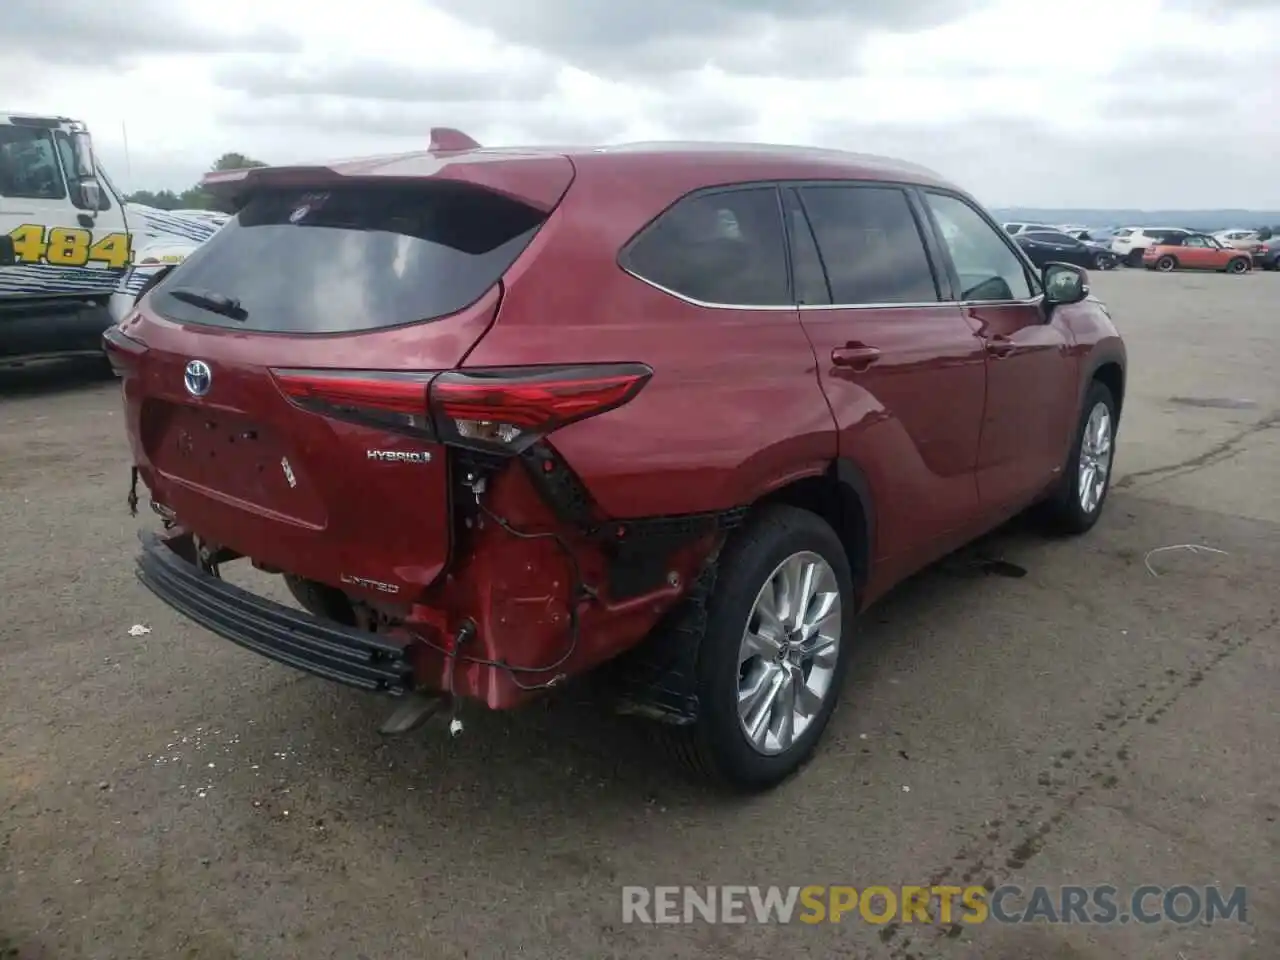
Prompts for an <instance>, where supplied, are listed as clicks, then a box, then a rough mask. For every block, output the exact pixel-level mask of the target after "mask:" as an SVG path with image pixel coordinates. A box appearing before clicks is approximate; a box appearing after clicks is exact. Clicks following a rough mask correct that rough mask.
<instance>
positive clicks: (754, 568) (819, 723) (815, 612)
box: [666, 505, 855, 791]
mask: <svg viewBox="0 0 1280 960" xmlns="http://www.w3.org/2000/svg"><path fill="white" fill-rule="evenodd" d="M854 605H855V598H854V592H853V575H852V571H851V569H850V565H849V558H848V555H847V554H846V553H845V549H844V545H843V544H842V543H841V542H840V538H839V537H838V536H836V533H835V531H834V530H832V529H831V527H830V525H828V524H827V523H826V522H825V521H824V520H822V519H821V518H820V517H818V516H817V515H816V514H813V513H810V512H809V511H807V510H802V509H799V508H798V507H791V506H783V505H778V506H771V507H767V508H765V509H764V510H762V511H761V512H760V513H759V514H758V515H757V516H756V517H755V519H754V520H752V521H751V522H750V523H749V524H748V525H747V526H746V527H744V528H743V529H742V530H740V531H738V532H737V533H736V534H735V535H734V537H733V539H732V540H731V541H730V542H729V544H728V545H727V546H726V548H725V551H724V553H723V555H722V556H721V559H720V568H719V572H718V575H717V578H716V586H715V589H714V591H713V593H712V596H711V600H710V604H709V608H708V620H707V629H706V633H705V635H704V637H703V639H702V645H701V650H700V652H699V657H698V703H699V709H698V719H697V721H696V722H695V723H694V724H693V725H692V726H690V727H681V728H674V729H670V730H668V731H666V732H667V733H668V735H669V736H670V737H671V738H672V740H673V745H674V746H675V747H676V748H677V750H676V752H677V754H678V756H679V757H680V758H681V759H682V760H684V761H685V762H686V764H687V765H689V766H690V767H691V768H692V769H693V770H694V771H695V772H696V773H697V774H699V775H700V776H702V777H704V778H706V779H709V780H711V781H713V782H717V783H719V784H722V785H724V786H728V787H730V788H733V789H737V790H744V791H757V790H764V789H768V788H770V787H773V786H775V785H777V784H778V783H780V782H782V781H783V780H785V779H786V778H787V777H789V776H791V775H792V774H793V773H794V772H795V771H796V770H797V769H798V768H799V767H800V766H801V765H802V764H803V763H804V762H805V761H806V760H807V759H808V758H809V756H810V755H811V754H812V753H813V750H814V747H815V746H816V745H817V743H818V740H819V739H820V738H821V736H822V732H823V730H825V729H826V726H827V722H828V721H829V720H830V719H831V715H832V713H833V712H834V710H835V708H836V703H837V701H838V700H839V696H840V688H841V686H842V684H843V682H844V675H845V672H846V670H847V667H848V662H849V648H850V644H851V635H852V627H853V616H854Z"/></svg>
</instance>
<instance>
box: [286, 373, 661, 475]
mask: <svg viewBox="0 0 1280 960" xmlns="http://www.w3.org/2000/svg"><path fill="white" fill-rule="evenodd" d="M272 374H273V376H274V377H275V380H276V382H277V383H278V384H279V385H280V389H281V391H283V393H284V395H285V396H286V397H288V398H289V399H290V400H291V401H292V402H293V403H294V404H296V405H297V406H299V407H302V408H303V409H306V410H311V411H313V412H315V413H319V414H322V415H324V416H329V417H334V418H336V419H340V420H348V421H353V422H358V423H363V424H367V425H369V426H378V427H383V428H386V429H391V430H396V431H398V432H402V433H409V434H413V435H417V436H428V437H431V438H433V439H436V440H438V441H439V442H440V443H446V444H452V445H455V446H462V447H470V448H473V449H478V450H484V451H488V452H493V453H507V454H516V453H520V452H521V451H523V450H525V449H526V448H528V447H529V446H530V445H532V444H533V443H535V442H536V441H537V440H538V439H539V438H540V437H544V436H546V435H547V434H548V433H551V432H552V431H553V430H558V429H559V428H560V427H564V426H567V425H568V424H570V423H576V422H577V421H579V420H585V419H586V418H588V417H594V416H597V415H598V414H601V413H605V412H606V411H609V410H614V409H616V408H617V407H620V406H622V405H623V404H625V403H627V402H628V401H630V400H631V399H632V398H634V397H635V395H636V394H637V393H639V392H640V390H641V388H642V387H644V385H645V384H646V383H647V382H648V381H649V378H650V377H652V376H653V370H652V369H650V368H649V367H648V366H646V365H644V364H641V363H623V364H585V365H579V366H557V367H490V368H485V369H477V370H450V371H446V372H443V373H411V374H407V373H383V372H378V373H370V372H364V371H341V372H335V371H316V370H275V371H272Z"/></svg>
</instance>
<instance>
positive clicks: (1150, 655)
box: [0, 271, 1280, 960]
mask: <svg viewBox="0 0 1280 960" xmlns="http://www.w3.org/2000/svg"><path fill="white" fill-rule="evenodd" d="M1094 279H1095V284H1096V288H1097V290H1098V292H1099V294H1100V295H1101V296H1102V297H1103V298H1104V299H1105V300H1106V301H1108V303H1109V304H1110V305H1111V306H1112V308H1113V312H1114V313H1115V316H1116V318H1117V321H1118V323H1119V324H1120V326H1121V327H1122V329H1123V330H1124V332H1125V335H1126V337H1127V338H1128V342H1129V347H1130V356H1131V364H1132V375H1131V386H1130V390H1129V397H1128V402H1127V406H1126V411H1125V418H1124V421H1123V425H1122V427H1121V432H1120V440H1119V450H1120V455H1119V457H1118V462H1117V469H1118V471H1119V474H1120V479H1119V480H1118V485H1117V488H1116V490H1115V491H1114V492H1113V495H1112V499H1111V500H1110V501H1109V504H1108V507H1107V511H1106V514H1105V516H1104V518H1103V520H1102V522H1101V523H1100V524H1099V526H1098V527H1097V528H1096V529H1095V531H1094V532H1093V533H1092V534H1091V535H1089V536H1088V537H1085V538H1083V539H1080V540H1075V541H1069V542H1059V541H1051V540H1046V539H1044V538H1042V537H1040V536H1039V535H1037V534H1036V533H1035V532H1034V531H1033V530H1030V529H1026V528H1024V527H1021V526H1018V525H1014V526H1012V527H1010V528H1009V529H1006V530H1003V531H1001V532H999V533H998V534H997V535H996V536H995V537H993V538H992V540H991V543H989V544H987V545H986V551H987V552H988V553H990V552H992V551H996V554H997V555H998V556H1001V557H1003V558H1004V559H1006V560H1008V561H1011V562H1012V563H1015V564H1018V565H1021V566H1022V567H1024V568H1025V569H1026V571H1027V575H1026V576H1024V577H1021V578H1010V577H1004V576H992V575H981V574H979V575H974V573H973V570H972V568H971V567H966V566H965V565H964V564H963V563H946V564H943V565H940V566H939V567H937V568H934V569H932V570H929V571H927V572H925V573H924V574H922V575H920V576H919V577H917V578H915V579H914V580H912V581H911V582H909V583H907V584H905V585H904V586H903V587H902V588H900V589H899V590H898V591H896V592H895V593H894V594H893V595H892V596H891V597H889V598H888V599H887V600H886V601H884V603H883V605H881V606H878V607H877V608H876V609H875V610H874V611H872V612H871V613H869V614H868V616H867V617H866V618H865V622H864V631H863V635H862V638H861V640H862V642H861V646H860V648H859V652H858V656H857V660H856V665H855V669H854V671H853V673H852V676H851V677H850V679H849V683H848V687H847V689H846V690H845V699H844V704H843V707H842V709H841V710H840V711H839V712H838V713H837V715H836V717H835V719H834V720H833V722H832V725H831V727H830V728H829V731H828V734H827V737H826V741H825V744H824V746H823V747H822V748H821V749H820V751H819V753H818V755H817V756H816V757H815V759H814V761H813V762H812V763H811V764H810V765H809V766H808V767H807V768H806V769H805V770H804V771H803V772H802V774H801V775H800V776H799V777H797V778H796V779H795V780H794V781H792V782H790V783H788V784H786V785H784V786H783V787H782V788H780V789H779V790H777V791H776V792H774V793H772V794H770V795H768V796H764V797H758V798H754V799H750V800H726V799H725V798H723V797H719V796H713V795H710V794H707V793H705V792H703V791H700V790H699V789H698V788H697V787H696V786H693V785H690V784H688V783H687V782H685V781H684V780H683V779H681V778H679V777H673V776H672V775H671V774H670V772H669V768H668V767H667V766H666V764H665V762H664V760H663V758H662V757H661V756H660V755H658V754H657V753H656V752H655V751H654V750H653V749H651V747H650V746H649V743H648V741H647V740H646V739H645V738H644V737H643V736H642V734H641V733H640V732H639V731H638V730H637V729H636V728H635V727H633V726H631V725H629V724H627V723H625V722H623V721H621V720H615V719H612V718H603V717H601V716H600V715H599V713H598V712H597V711H595V710H594V709H593V708H592V707H590V705H588V704H584V703H580V702H576V701H575V700H574V699H573V698H569V697H566V698H564V699H562V700H560V701H557V702H554V703H551V704H549V705H547V706H545V707H543V706H539V707H537V708H534V709H531V710H529V711H525V712H522V713H521V714H519V715H515V716H498V715H480V714H478V713H475V714H472V715H471V718H470V722H469V724H468V729H467V732H466V733H465V734H464V735H463V736H462V737H461V738H459V739H458V740H456V741H451V740H449V739H448V738H447V736H446V735H445V734H444V733H443V731H442V730H441V729H440V728H438V727H434V726H431V727H428V728H427V729H425V730H423V731H419V732H418V733H416V734H414V735H412V736H410V737H408V738H402V739H398V740H392V741H383V740H382V739H381V738H380V737H379V736H378V734H377V733H376V732H375V727H376V725H377V723H378V722H379V721H380V720H381V719H382V718H383V715H384V714H383V708H382V706H381V705H380V704H379V703H376V702H372V701H370V700H369V699H365V698H363V697H362V696H361V695H359V694H357V693H354V692H349V691H346V690H343V689H338V688H336V687H334V686H331V685H329V684H326V683H324V682H322V681H319V680H313V679H310V678H307V677H304V676H302V675H299V674H297V673H294V672H293V671H291V670H289V669H287V668H285V667H282V666H277V665H275V664H273V663H269V662H267V661H265V660H262V659H260V658H259V657H257V656H255V655H253V654H250V653H247V652H244V651H242V650H240V649H239V648H237V647H234V646H233V645H231V644H229V643H226V642H224V641H222V640H219V639H217V638H215V637H213V636H211V635H209V634H207V633H205V632H204V631H202V630H200V629H198V628H195V627H193V626H191V625H189V624H188V623H187V622H185V621H184V620H182V619H181V618H180V617H178V616H176V615H175V614H173V613H172V612H171V611H169V610H168V609H167V608H165V607H164V606H163V605H162V604H160V603H159V602H158V601H156V600H155V599H154V598H153V597H151V596H150V595H149V594H148V593H146V592H145V591H144V590H143V588H142V587H141V586H140V585H139V584H137V582H136V581H135V580H134V577H133V565H132V557H133V554H134V551H135V545H136V541H135V529H136V528H137V527H138V526H139V525H145V526H151V525H152V521H153V519H154V518H149V517H141V516H140V517H139V518H138V519H137V520H134V519H132V518H130V517H129V516H128V513H127V511H126V509H125V505H124V496H125V491H126V486H127V467H128V455H127V452H126V447H125V443H124V439H123V435H122V423H121V414H120V411H119V403H118V395H117V387H116V384H115V381H114V380H112V379H110V378H103V377H102V376H100V375H97V374H95V373H94V372H93V371H91V370H85V369H84V368H76V367H61V368H46V369H42V370H27V371H16V372H9V373H5V374H0V424H2V428H0V529H3V531H4V538H3V546H4V549H3V551H0V584H3V587H4V590H3V617H2V618H0V957H20V958H24V960H26V958H71V957H95V958H96V957H102V958H107V957H118V958H131V960H132V958H139V957H184V958H185V957H201V958H232V957H245V958H258V957H276V956H280V957H289V956H298V957H303V956H305V957H307V958H314V960H320V958H327V957H335V958H338V957H340V958H357V957H363V958H367V960H381V958H408V957H414V958H435V957H442V958H443V957H447V958H460V957H472V958H488V957H502V956H520V957H591V958H604V957H628V958H649V957H651V958H664V960H666V958H685V957H687V958H710V957H765V956H768V957H776V956H785V957H789V958H797V960H799V958H809V957H812V958H837V957H857V958H867V957H876V958H888V960H908V958H915V960H944V958H945V960H953V958H954V960H968V958H974V960H1020V958H1027V960H1068V958H1070V960H1082V958H1089V960H1094V958H1111V957H1123V958H1133V960H1141V958H1146V957H1151V958H1162V960H1206V958H1224V960H1244V958H1259V960H1263V958H1265V960H1273V958H1275V957H1276V956H1277V955H1278V954H1280V912H1278V911H1280V889H1278V888H1277V887H1278V882H1280V871H1278V870H1277V868H1276V863H1277V862H1280V858H1278V855H1280V826H1277V823H1276V818H1277V815H1278V814H1280V805H1278V804H1277V796H1276V788H1277V786H1278V785H1280V753H1278V752H1277V751H1276V749H1275V745H1276V743H1277V740H1278V739H1280V707H1278V706H1277V703H1278V701H1277V699H1276V697H1275V691H1276V690H1277V689H1280V651H1278V649H1277V638H1278V636H1280V628H1278V627H1277V622H1278V621H1277V609H1276V607H1277V603H1276V599H1275V597H1276V593H1275V587H1276V584H1277V583H1280V537H1277V531H1280V483H1278V482H1277V478H1280V443H1278V442H1277V441H1278V438H1280V431H1278V430H1277V429H1276V427H1277V426H1278V425H1280V377H1277V376H1276V375H1275V371H1276V369H1277V367H1278V366H1280V364H1278V362H1277V361H1278V360H1280V350H1278V349H1277V344H1278V343H1280V339H1278V337H1277V327H1276V322H1277V316H1280V311H1277V303H1280V275H1275V274H1255V275H1248V276H1244V277H1227V276H1223V275H1206V276H1193V275H1173V276H1156V275H1151V274H1147V273H1145V272H1143V271H1119V272H1115V273H1103V274H1099V275H1097V276H1095V278H1094ZM1188 542H1196V543H1203V544H1207V545H1210V546H1212V547H1214V548H1216V549H1217V550H1222V551H1226V552H1225V554H1217V553H1192V552H1189V551H1168V552H1165V553H1161V554H1156V555H1154V556H1152V557H1151V561H1150V562H1151V564H1152V566H1153V568H1154V569H1155V571H1156V572H1157V573H1158V575H1153V573H1152V572H1151V571H1149V570H1148V568H1147V566H1146V563H1145V562H1144V558H1145V557H1146V555H1147V553H1148V551H1150V550H1152V549H1154V548H1156V547H1161V546H1166V545H1172V544H1184V543H1188ZM263 582H264V583H265V582H266V581H263ZM270 589H273V590H274V589H277V588H275V587H271V588H270ZM134 624H146V625H147V626H149V627H150V628H151V631H150V633H147V634H146V635H144V636H139V637H134V636H130V633H129V628H130V627H131V626H132V625H134ZM928 882H934V883H937V882H949V883H960V884H964V883H984V882H986V883H989V884H994V885H1001V884H1007V883H1014V884H1020V885H1022V886H1024V887H1026V886H1031V885H1035V884H1045V885H1049V886H1055V887H1056V886H1058V885H1061V884H1099V883H1109V884H1112V885H1114V886H1116V887H1118V888H1120V889H1121V890H1122V891H1128V890H1131V889H1132V888H1133V887H1136V886H1138V885H1140V884H1144V883H1151V884H1158V885H1162V886H1166V887H1168V886H1172V885H1175V884H1182V883H1187V884H1192V885H1205V884H1212V883H1218V884H1223V885H1225V886H1228V887H1233V886H1237V885H1244V886H1247V887H1248V902H1247V903H1248V912H1247V922H1245V923H1238V922H1234V921H1232V922H1226V923H1222V922H1219V923H1218V924H1216V925H1214V926H1211V927H1210V926H1206V925H1201V924H1195V925H1190V926H1177V925H1174V924H1172V923H1160V924H1155V925H1138V924H1115V925H1111V926H1106V927H1099V926H1097V925H1093V926H1089V925H1082V924H1069V925H1047V924H1043V923H1036V924H1023V925H997V924H994V923H987V924H984V925H981V926H955V927H951V926H948V925H946V924H941V923H938V924H934V925H919V924H917V925H903V926H901V927H898V926H895V925H879V926H877V925H873V924H868V923H866V922H863V921H862V920H860V919H857V917H856V916H851V917H846V918H845V921H844V922H843V923H840V924H820V925H814V926H806V925H801V924H792V925H763V926H762V925H757V924H747V925H709V924H705V923H695V924H692V925H676V926H643V925H635V924H624V923H623V922H622V915H621V893H620V888H621V886H622V885H624V884H710V883H720V884H752V883H759V884H780V885H784V886H789V885H806V884H852V885H856V886H859V887H863V886H866V885H871V884H883V885H888V886H891V887H896V886H900V885H902V884H923V883H928Z"/></svg>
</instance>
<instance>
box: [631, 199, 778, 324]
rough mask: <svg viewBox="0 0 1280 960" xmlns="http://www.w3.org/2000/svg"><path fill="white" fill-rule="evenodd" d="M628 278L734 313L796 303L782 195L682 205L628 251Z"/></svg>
mask: <svg viewBox="0 0 1280 960" xmlns="http://www.w3.org/2000/svg"><path fill="white" fill-rule="evenodd" d="M621 262H622V265H623V267H624V268H625V269H626V270H628V271H629V272H630V273H632V274H634V275H635V276H637V277H639V278H640V279H642V280H647V281H648V282H649V283H651V284H653V285H654V286H657V287H660V288H662V289H663V290H666V291H668V292H670V293H674V294H676V295H677V296H681V297H684V298H686V299H689V300H695V301H698V302H699V303H707V304H714V305H718V306H735V307H776V306H787V305H790V304H792V303H794V302H795V300H794V299H793V298H792V296H791V290H790V285H789V283H788V278H787V248H786V241H785V239H784V237H783V232H782V217H781V212H780V210H779V206H778V191H777V188H775V187H772V186H767V187H755V186H753V187H741V188H734V189H730V190H716V191H714V192H710V193H697V194H692V195H690V196H687V197H685V198H684V199H683V200H680V201H679V202H678V203H676V204H675V205H674V206H672V207H670V208H669V209H668V210H667V211H666V212H665V213H663V214H661V215H660V216H659V217H658V218H657V220H655V221H654V222H653V223H651V224H649V226H647V227H645V228H644V230H642V231H641V232H640V233H639V235H637V236H636V238H635V239H634V240H632V241H631V243H630V244H629V245H628V246H627V248H626V249H625V250H624V251H623V254H622V258H621Z"/></svg>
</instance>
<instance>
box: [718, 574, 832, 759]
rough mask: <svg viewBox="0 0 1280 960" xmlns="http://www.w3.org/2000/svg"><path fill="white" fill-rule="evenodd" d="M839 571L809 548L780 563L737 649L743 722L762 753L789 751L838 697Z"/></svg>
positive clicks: (770, 753) (739, 713)
mask: <svg viewBox="0 0 1280 960" xmlns="http://www.w3.org/2000/svg"><path fill="white" fill-rule="evenodd" d="M842 623H843V620H842V616H841V609H840V588H839V584H838V581H837V580H836V575H835V571H834V570H832V568H831V565H830V564H829V563H827V561H826V560H824V559H823V558H822V557H821V556H819V555H818V554H816V553H812V552H810V551H802V552H800V553H794V554H792V555H791V556H789V557H787V559H785V560H783V561H782V563H780V564H778V566H777V567H776V568H775V569H774V571H773V573H772V574H770V575H769V578H768V579H767V580H766V581H765V583H764V586H762V587H761V588H760V592H759V593H758V594H757V595H756V600H755V604H754V605H753V606H752V608H751V614H750V616H749V617H748V618H747V624H746V629H745V630H744V631H743V635H742V643H741V646H740V647H739V651H738V720H739V723H740V726H741V728H742V732H743V734H744V735H745V736H746V738H747V742H748V743H750V744H751V746H752V747H753V748H754V749H755V750H756V751H757V752H758V753H762V754H765V755H767V756H774V755H777V754H780V753H784V752H786V751H787V750H788V749H790V748H791V746H792V744H794V743H795V742H796V740H797V739H798V738H799V737H800V736H801V735H802V734H803V733H804V732H805V730H806V729H807V728H808V727H809V725H810V724H811V723H812V722H813V721H814V719H815V718H816V717H817V716H818V714H819V713H820V712H821V710H822V707H823V705H824V704H825V703H826V702H827V700H828V698H829V697H831V696H833V695H834V693H835V691H834V690H833V686H834V684H833V682H832V681H833V679H834V677H835V670H836V663H837V661H838V659H839V652H840V642H841V639H842V638H841V625H842Z"/></svg>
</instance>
